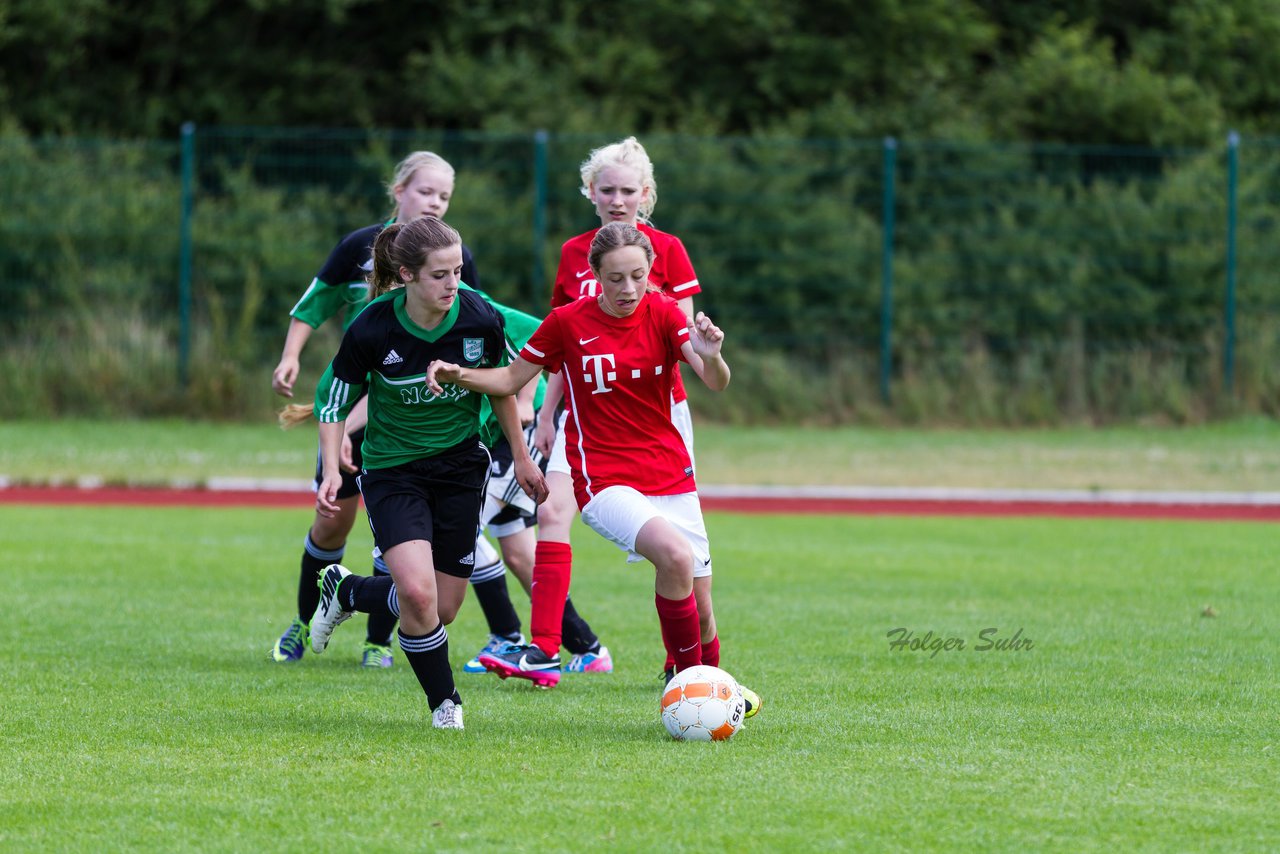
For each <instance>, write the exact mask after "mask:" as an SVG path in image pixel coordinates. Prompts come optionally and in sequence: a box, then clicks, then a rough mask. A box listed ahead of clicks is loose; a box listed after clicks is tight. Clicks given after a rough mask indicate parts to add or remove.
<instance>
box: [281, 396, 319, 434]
mask: <svg viewBox="0 0 1280 854" xmlns="http://www.w3.org/2000/svg"><path fill="white" fill-rule="evenodd" d="M315 408H316V405H315V404H314V403H290V404H289V405H288V406H286V407H285V408H284V409H281V410H280V411H279V412H277V413H276V421H277V422H278V423H279V424H280V429H281V430H292V429H293V428H294V427H297V426H298V425H299V424H302V423H304V422H306V421H310V420H311V416H312V415H313V414H314V410H315Z"/></svg>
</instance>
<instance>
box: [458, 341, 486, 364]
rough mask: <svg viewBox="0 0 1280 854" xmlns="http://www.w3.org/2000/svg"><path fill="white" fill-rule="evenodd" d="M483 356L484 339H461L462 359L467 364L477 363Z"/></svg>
mask: <svg viewBox="0 0 1280 854" xmlns="http://www.w3.org/2000/svg"><path fill="white" fill-rule="evenodd" d="M483 355H484V339H483V338H463V339H462V358H464V359H466V360H467V361H468V362H478V361H480V357H481V356H483Z"/></svg>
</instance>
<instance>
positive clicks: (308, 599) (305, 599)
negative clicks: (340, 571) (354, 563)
mask: <svg viewBox="0 0 1280 854" xmlns="http://www.w3.org/2000/svg"><path fill="white" fill-rule="evenodd" d="M345 551H346V546H345V545H343V546H339V547H338V548H336V549H322V548H320V547H319V546H317V545H316V544H315V543H313V542H311V532H310V531H308V532H307V537H306V539H305V540H303V543H302V569H301V571H299V573H298V619H299V620H302V622H304V623H310V622H311V618H312V617H313V616H314V615H315V613H316V606H317V605H319V604H320V586H319V582H320V573H321V572H324V568H325V567H326V566H328V565H329V564H331V563H340V562H341V561H342V555H343V553H344V552H345Z"/></svg>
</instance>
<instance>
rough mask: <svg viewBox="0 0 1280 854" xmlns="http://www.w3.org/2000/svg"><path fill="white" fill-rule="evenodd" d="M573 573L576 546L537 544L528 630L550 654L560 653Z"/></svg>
mask: <svg viewBox="0 0 1280 854" xmlns="http://www.w3.org/2000/svg"><path fill="white" fill-rule="evenodd" d="M572 574H573V549H572V548H571V547H570V546H569V544H568V543H556V542H552V541H546V542H540V543H538V547H537V549H536V550H535V551H534V558H533V590H532V591H531V592H530V594H529V598H530V599H531V600H532V603H533V604H532V607H531V609H530V610H531V614H530V618H529V632H530V634H532V636H533V642H534V644H535V645H536V646H537V647H538V649H540V650H542V651H543V652H545V653H546V654H547V655H549V656H556V655H559V654H560V632H561V629H560V624H561V622H562V621H563V620H564V600H565V599H566V598H567V597H568V595H569V579H570V577H571V576H572Z"/></svg>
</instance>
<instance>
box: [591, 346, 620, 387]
mask: <svg viewBox="0 0 1280 854" xmlns="http://www.w3.org/2000/svg"><path fill="white" fill-rule="evenodd" d="M606 359H607V360H608V361H609V365H608V367H609V368H614V367H617V365H616V363H615V362H614V360H613V354H612V353H605V354H604V355H603V356H583V357H582V370H583V372H584V373H583V375H582V381H583V382H584V383H587V384H588V385H590V384H592V383H595V386H596V387H595V388H594V389H592V390H591V393H592V394H604V393H605V392H610V391H613V389H611V388H609V387H608V386H606V385H605V382H606V381H607V382H613V381H614V380H616V379H617V378H618V374H617V372H615V371H612V370H606V368H605V360H606Z"/></svg>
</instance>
